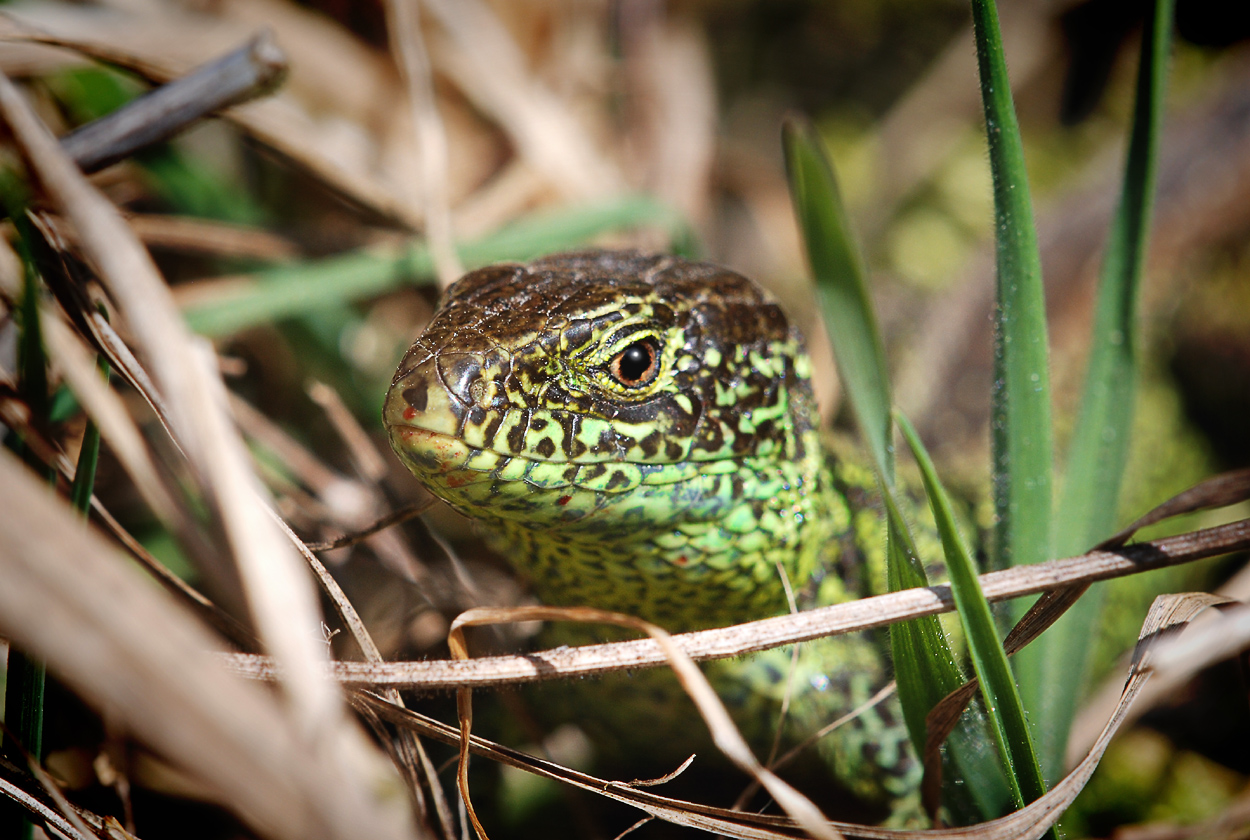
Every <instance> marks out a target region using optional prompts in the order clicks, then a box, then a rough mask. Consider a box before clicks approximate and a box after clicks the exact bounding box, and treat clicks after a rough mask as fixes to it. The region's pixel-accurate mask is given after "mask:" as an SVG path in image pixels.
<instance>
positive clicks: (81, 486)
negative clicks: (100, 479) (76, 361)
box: [69, 356, 109, 516]
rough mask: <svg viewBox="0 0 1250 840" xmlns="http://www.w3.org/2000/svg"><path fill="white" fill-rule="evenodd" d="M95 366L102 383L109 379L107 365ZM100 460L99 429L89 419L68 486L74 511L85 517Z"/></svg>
mask: <svg viewBox="0 0 1250 840" xmlns="http://www.w3.org/2000/svg"><path fill="white" fill-rule="evenodd" d="M97 365H98V366H99V368H100V375H101V376H103V377H104V381H105V382H108V379H109V363H108V361H107V360H106V359H105V358H104V357H102V356H101V357H100V359H99V361H98V362H97ZM99 459H100V427H99V426H97V425H96V424H95V421H94V420H92V419H91V418H90V417H88V418H87V427H86V428H85V429H83V433H82V446H80V447H79V448H78V466H77V467H76V468H75V469H74V483H73V484H72V485H70V489H69V498H70V503H71V504H72V505H73V506H74V509H75V510H76V511H78V512H79V513H81V514H82V515H83V516H86V515H88V514H89V513H90V511H91V494H92V493H93V492H95V472H96V464H97V463H98V462H99Z"/></svg>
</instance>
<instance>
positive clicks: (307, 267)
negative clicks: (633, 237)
mask: <svg viewBox="0 0 1250 840" xmlns="http://www.w3.org/2000/svg"><path fill="white" fill-rule="evenodd" d="M644 224H659V225H662V226H664V227H666V228H669V229H674V230H677V229H680V228H681V226H682V224H683V223H682V222H681V221H680V220H679V219H677V218H675V216H674V214H673V213H672V211H671V210H669V209H667V208H665V207H663V206H662V205H660V204H658V203H656V202H655V201H653V200H652V199H649V198H645V197H630V198H625V199H620V200H617V201H613V202H610V203H605V204H602V205H597V206H592V207H580V208H576V209H572V210H560V211H558V212H552V213H548V214H544V215H536V216H533V217H529V218H526V219H525V220H524V221H519V222H517V223H515V224H512V225H509V226H508V227H505V228H503V229H501V230H498V231H495V232H494V233H491V234H489V235H488V236H485V237H483V238H481V239H478V240H476V241H474V242H470V243H468V244H466V245H464V246H463V247H461V248H460V256H461V259H462V260H464V262H465V264H466V265H469V266H477V265H485V264H487V263H492V262H501V261H504V260H527V259H533V258H534V257H537V256H540V255H542V254H546V253H550V252H552V251H559V250H563V249H567V248H573V247H576V246H578V245H581V244H583V243H585V242H586V241H587V240H589V239H590V238H592V237H594V236H595V235H597V234H599V233H603V232H604V231H608V230H614V229H619V228H628V227H634V226H637V225H644ZM433 265H434V264H433V261H432V260H431V258H430V253H429V250H428V249H427V248H426V246H425V244H424V243H416V244H414V245H413V246H412V247H410V248H408V249H407V250H405V251H403V252H401V253H389V254H378V253H376V252H357V253H351V254H346V255H344V256H338V257H333V258H330V259H326V260H321V261H318V262H315V263H303V264H299V265H290V266H283V267H281V268H274V269H270V270H267V271H262V272H259V273H257V274H255V275H253V276H254V277H255V278H256V281H257V282H256V283H255V285H254V286H251V287H249V288H246V289H244V290H243V291H241V292H239V293H238V294H236V295H231V296H230V297H229V298H226V299H222V300H214V301H211V302H204V303H200V304H192V305H191V306H188V307H187V308H186V309H185V310H184V313H185V315H186V318H187V322H188V323H189V324H190V326H191V328H192V329H193V330H195V331H196V332H199V333H202V334H204V335H207V336H212V337H220V336H223V335H229V334H230V333H234V332H238V331H239V330H242V329H245V328H247V327H251V326H255V325H257V324H261V323H266V322H269V321H273V320H277V319H280V318H290V317H293V316H296V315H300V314H303V313H307V312H310V311H312V310H316V309H321V308H327V307H334V306H337V305H342V304H344V303H346V302H348V301H352V300H358V299H360V298H364V297H369V296H371V295H377V294H381V293H382V292H385V291H388V290H390V289H393V288H396V287H397V286H400V285H403V284H404V283H413V282H431V283H432V282H433V279H434V277H433V271H434V267H433Z"/></svg>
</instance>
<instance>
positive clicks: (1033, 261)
mask: <svg viewBox="0 0 1250 840" xmlns="http://www.w3.org/2000/svg"><path fill="white" fill-rule="evenodd" d="M972 23H973V34H974V36H975V41H976V49H977V67H978V70H979V73H980V80H981V100H982V105H983V106H984V111H985V133H986V138H987V140H988V143H989V153H990V171H991V174H992V176H993V181H994V223H995V226H994V229H995V231H996V239H997V242H996V246H997V247H996V252H997V253H996V256H997V264H998V272H997V274H998V308H997V312H996V315H995V330H994V387H993V392H992V400H993V421H992V426H993V457H994V474H993V489H994V508H995V514H996V517H997V523H996V538H997V544H996V546H995V549H996V552H997V563H996V564H995V565H997V566H998V567H1000V568H1001V567H1006V566H1012V565H1019V564H1022V563H1036V562H1039V561H1041V560H1045V559H1047V558H1048V557H1049V556H1050V554H1051V552H1050V520H1051V470H1052V465H1053V462H1054V454H1053V448H1054V447H1053V443H1052V439H1051V428H1052V427H1051V421H1050V376H1049V371H1048V366H1047V342H1046V308H1045V301H1044V298H1043V293H1042V269H1041V259H1040V257H1039V254H1038V249H1037V232H1036V229H1035V227H1034V224H1033V206H1032V202H1031V201H1030V199H1029V181H1028V173H1027V172H1026V171H1025V167H1024V147H1023V145H1022V144H1021V141H1020V127H1019V124H1018V123H1017V122H1016V111H1015V106H1014V104H1013V103H1012V100H1011V85H1010V82H1009V81H1008V78H1007V65H1006V62H1005V60H1004V58H1003V47H1002V38H1001V35H1000V33H999V29H998V12H997V10H996V9H995V7H994V2H993V0H973V2H972Z"/></svg>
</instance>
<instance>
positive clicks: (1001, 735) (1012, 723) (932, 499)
mask: <svg viewBox="0 0 1250 840" xmlns="http://www.w3.org/2000/svg"><path fill="white" fill-rule="evenodd" d="M895 422H897V423H898V426H899V429H900V430H901V431H902V433H903V437H904V439H906V441H907V444H908V446H910V447H911V451H912V455H914V456H915V458H916V462H917V463H918V464H919V465H920V473H921V476H922V477H923V479H924V486H925V492H926V493H927V494H928V496H929V504H930V506H931V507H932V509H933V518H934V521H935V522H936V523H937V529H938V534H939V535H940V536H941V538H942V550H943V553H944V554H945V555H946V569H947V572H948V573H949V574H950V580H951V592H952V593H953V594H954V596H955V607H956V609H957V611H958V613H959V620H960V622H961V623H962V624H963V628H964V635H965V637H966V639H967V642H968V652H969V656H970V658H971V659H972V667H973V670H975V671H976V675H977V679H978V680H979V681H980V684H981V696H982V698H983V699H984V701H985V708H986V711H987V717H988V718H989V722H990V731H991V732H992V733H993V734H994V741H995V743H996V744H997V746H998V751H999V755H1000V756H1001V758H1002V760H1003V762H1004V765H1005V769H1006V773H1007V779H1008V783H1009V784H1010V785H1011V792H1012V795H1013V796H1014V798H1015V800H1016V807H1018V808H1022V807H1024V806H1025V805H1026V804H1028V803H1029V802H1032V801H1033V800H1035V799H1037V798H1038V797H1040V796H1042V795H1043V794H1044V793H1045V792H1046V784H1045V782H1044V781H1043V780H1042V769H1041V766H1040V765H1039V764H1038V760H1037V755H1036V753H1035V752H1034V751H1033V742H1032V739H1031V738H1030V737H1029V727H1028V724H1027V723H1026V721H1025V719H1024V707H1023V706H1022V705H1021V703H1020V695H1019V693H1018V692H1017V690H1016V680H1015V677H1014V675H1013V674H1012V673H1011V666H1010V665H1008V664H1007V654H1006V653H1005V652H1004V650H1003V645H1002V640H1001V639H999V637H998V630H997V628H996V627H995V625H994V617H993V615H992V614H991V613H990V604H989V602H988V601H986V600H985V593H984V592H982V591H981V582H980V580H978V578H977V569H976V566H975V564H974V563H973V562H972V552H971V551H970V550H969V548H968V544H967V542H966V541H965V540H964V539H963V537H962V536H961V535H960V533H959V530H958V528H957V526H956V524H955V515H954V511H953V509H952V508H951V503H950V499H949V498H948V496H947V495H946V490H945V489H944V488H943V487H942V484H941V482H940V481H939V480H938V477H937V471H936V470H935V469H934V468H933V461H932V460H931V459H930V458H929V453H928V452H927V451H926V450H925V447H924V444H923V443H921V442H920V436H919V435H917V434H916V430H915V429H914V428H912V425H911V423H909V422H908V421H907V418H906V417H903V416H902V415H901V414H897V413H896V414H895Z"/></svg>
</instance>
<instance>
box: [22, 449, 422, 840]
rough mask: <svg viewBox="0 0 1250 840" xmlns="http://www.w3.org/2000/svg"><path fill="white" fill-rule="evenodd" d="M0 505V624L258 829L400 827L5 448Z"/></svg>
mask: <svg viewBox="0 0 1250 840" xmlns="http://www.w3.org/2000/svg"><path fill="white" fill-rule="evenodd" d="M0 506H2V507H3V509H4V510H5V511H6V512H8V513H7V515H6V516H4V517H0V545H3V546H4V550H3V551H0V567H2V571H0V573H2V574H3V577H4V580H5V582H6V585H5V586H4V587H0V625H2V626H0V632H3V633H4V634H5V635H6V636H8V637H9V638H11V639H13V641H14V643H15V644H17V645H20V646H21V647H22V648H23V649H24V650H27V651H29V652H31V653H32V654H34V655H37V656H40V657H42V658H44V659H46V660H47V662H48V663H49V667H50V669H51V670H52V671H54V672H55V673H57V674H58V675H59V676H60V677H61V678H62V679H63V680H64V681H65V682H66V683H67V684H68V685H69V686H71V687H72V688H73V689H74V690H75V691H76V692H78V693H79V694H80V695H81V696H83V697H84V698H86V699H87V700H88V701H89V702H91V703H92V704H93V705H95V706H97V707H99V708H104V709H108V710H109V711H110V713H111V714H113V715H114V716H115V717H116V719H117V720H118V721H119V722H120V723H121V724H122V725H123V726H125V728H126V729H127V730H128V731H130V732H132V733H134V734H135V736H136V737H138V738H139V739H141V740H143V741H144V742H145V743H147V744H149V745H150V746H152V747H153V748H154V749H156V750H158V751H159V752H160V753H161V754H162V755H164V756H165V757H166V758H168V759H170V760H171V761H173V762H175V763H176V764H177V765H179V766H181V767H184V768H188V769H191V770H193V772H194V773H195V775H196V776H197V777H198V778H200V779H202V780H203V781H204V782H205V783H207V784H208V785H209V786H210V787H211V788H212V789H213V790H215V791H216V792H217V793H218V795H219V796H220V798H221V801H223V802H225V803H229V804H230V806H231V807H232V808H233V809H234V810H235V811H236V813H239V814H240V815H241V816H243V817H244V818H245V819H247V820H248V821H249V822H250V823H252V825H253V826H255V827H256V828H257V830H259V831H260V832H261V833H263V834H265V835H266V836H270V837H275V838H291V839H292V840H295V838H304V837H309V836H334V837H344V838H347V837H358V836H360V834H359V833H358V832H362V831H367V833H368V834H369V835H370V836H377V837H395V838H399V837H405V836H410V832H409V831H408V830H407V829H406V828H405V827H404V826H403V825H402V822H399V821H397V820H396V819H395V811H394V809H393V807H389V808H387V807H383V808H379V807H377V804H376V803H374V804H373V805H372V806H371V807H366V802H367V800H365V799H364V798H363V797H360V798H357V797H359V794H356V795H355V796H353V794H354V793H355V790H354V788H355V786H354V785H350V784H349V785H344V780H343V776H344V771H345V770H347V769H349V768H345V767H343V766H342V765H335V764H334V759H333V758H331V757H330V755H333V753H330V754H329V755H327V751H326V750H324V748H321V747H320V746H319V745H314V744H311V743H309V741H308V740H307V739H306V738H305V737H303V735H302V733H300V732H299V731H298V730H297V729H296V728H295V727H294V726H293V725H292V721H291V719H290V717H289V716H288V714H287V712H286V711H285V710H284V709H283V707H282V706H280V705H279V703H278V702H276V699H275V697H274V696H273V695H272V694H270V693H269V692H266V691H264V690H258V689H257V688H256V687H255V686H249V685H248V684H246V683H244V682H241V681H239V680H237V679H235V678H232V677H230V676H229V675H228V674H226V673H225V672H223V671H222V669H221V667H220V665H218V664H217V663H216V662H214V657H213V654H212V651H213V650H219V649H220V642H219V641H218V640H217V639H216V638H215V637H214V636H213V634H212V633H210V632H209V631H208V630H207V629H205V628H204V627H203V626H202V625H201V624H199V623H198V622H197V621H195V620H194V619H192V618H191V617H190V616H189V615H188V613H187V612H186V611H185V610H184V609H182V608H180V607H179V606H178V605H177V604H176V603H174V602H173V601H172V600H171V599H170V597H169V596H168V595H167V594H166V593H164V592H163V591H161V590H159V589H156V588H154V587H152V585H151V583H150V582H149V581H148V580H147V579H145V578H144V577H143V576H142V575H141V574H140V573H139V572H138V571H136V570H134V569H133V567H132V566H130V565H129V563H128V562H127V561H126V559H125V558H124V557H122V556H121V555H119V554H118V553H117V551H116V550H115V549H114V548H112V547H111V546H109V545H108V544H106V543H105V542H104V541H103V540H102V539H101V538H100V537H99V536H97V535H96V534H95V533H94V532H92V531H91V530H90V529H89V528H88V526H86V525H85V524H84V523H82V522H81V521H80V520H79V519H78V518H77V517H76V516H75V515H74V514H73V513H72V512H71V511H70V509H69V507H68V506H67V505H66V504H64V502H62V501H61V500H60V499H57V498H56V497H55V496H54V495H53V494H52V493H51V491H50V490H48V488H47V487H45V486H43V485H42V484H41V482H40V481H39V480H38V479H36V478H35V477H34V476H33V475H31V473H30V472H29V471H28V470H27V469H26V468H25V467H24V466H22V465H21V464H20V463H18V462H17V461H16V459H15V458H14V457H13V456H12V455H10V454H8V453H7V452H3V453H0ZM391 796H392V797H396V796H397V797H399V799H400V800H402V799H403V798H404V797H403V794H402V793H401V792H400V791H399V790H397V789H396V790H393V791H392V793H391Z"/></svg>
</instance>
